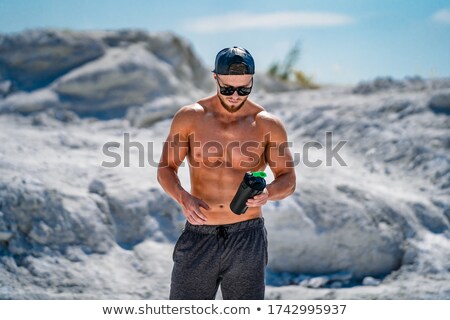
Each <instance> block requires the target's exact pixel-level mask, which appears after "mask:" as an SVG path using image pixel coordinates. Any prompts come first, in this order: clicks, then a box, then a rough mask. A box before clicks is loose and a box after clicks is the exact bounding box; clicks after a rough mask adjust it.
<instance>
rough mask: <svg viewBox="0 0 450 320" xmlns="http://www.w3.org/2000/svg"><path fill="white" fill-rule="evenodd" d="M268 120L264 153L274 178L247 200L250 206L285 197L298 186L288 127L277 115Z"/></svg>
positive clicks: (257, 205)
mask: <svg viewBox="0 0 450 320" xmlns="http://www.w3.org/2000/svg"><path fill="white" fill-rule="evenodd" d="M266 121H267V120H266ZM268 122H269V124H268V126H267V127H268V128H269V131H268V133H267V136H266V137H267V139H266V148H265V151H264V155H265V158H266V161H267V163H268V165H269V166H270V169H271V170H272V173H273V175H274V180H273V181H272V182H271V183H270V184H268V185H267V187H266V189H265V190H264V192H263V193H262V194H260V195H257V196H254V197H253V198H252V199H249V200H248V201H247V206H248V207H259V206H262V205H264V204H265V203H266V202H267V201H268V200H281V199H284V198H286V197H287V196H289V195H291V194H292V193H293V192H294V191H295V187H296V177H295V169H294V160H293V158H292V154H291V152H290V150H289V145H288V141H287V133H286V129H285V128H284V125H283V123H282V122H281V121H280V120H279V119H277V118H275V117H271V119H270V120H269V121H268Z"/></svg>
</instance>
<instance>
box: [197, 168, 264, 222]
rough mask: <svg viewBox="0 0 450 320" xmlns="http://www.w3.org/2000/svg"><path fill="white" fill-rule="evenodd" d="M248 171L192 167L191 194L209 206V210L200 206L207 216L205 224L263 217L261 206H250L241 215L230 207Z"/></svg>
mask: <svg viewBox="0 0 450 320" xmlns="http://www.w3.org/2000/svg"><path fill="white" fill-rule="evenodd" d="M246 171H250V170H245V171H242V170H236V169H233V168H226V169H225V168H193V167H190V173H191V174H190V176H191V194H192V195H193V196H195V197H197V198H199V199H201V200H203V201H204V202H206V204H208V206H209V210H206V209H204V208H202V207H200V211H201V212H202V213H203V214H204V215H205V216H206V218H207V221H206V222H205V224H207V225H221V224H230V223H236V222H241V221H245V220H250V219H255V218H258V217H262V211H261V207H257V208H248V209H247V211H246V212H245V213H244V214H240V215H238V214H235V213H233V211H231V209H230V203H231V200H233V197H234V195H235V193H236V191H237V189H238V188H239V185H240V183H241V181H242V179H243V177H244V174H245V172H246ZM251 171H256V170H251Z"/></svg>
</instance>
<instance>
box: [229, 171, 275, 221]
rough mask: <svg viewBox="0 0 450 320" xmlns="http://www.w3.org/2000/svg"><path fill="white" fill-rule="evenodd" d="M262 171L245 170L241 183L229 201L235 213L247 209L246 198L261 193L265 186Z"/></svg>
mask: <svg viewBox="0 0 450 320" xmlns="http://www.w3.org/2000/svg"><path fill="white" fill-rule="evenodd" d="M265 176H266V174H265V173H264V172H246V173H245V175H244V178H243V179H242V182H241V184H240V185H239V188H238V190H237V191H236V194H235V195H234V198H233V200H232V201H231V203H230V209H231V211H233V212H234V213H235V214H243V213H245V212H246V211H247V209H248V207H247V205H246V203H247V200H248V199H250V198H253V197H254V196H256V195H258V194H261V193H262V192H263V191H264V188H265V187H266V180H264V177H265Z"/></svg>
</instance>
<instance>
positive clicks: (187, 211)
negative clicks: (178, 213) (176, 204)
mask: <svg viewBox="0 0 450 320" xmlns="http://www.w3.org/2000/svg"><path fill="white" fill-rule="evenodd" d="M180 205H181V207H182V209H183V214H184V215H185V217H186V219H187V220H188V221H189V222H190V223H191V224H195V225H202V224H205V222H206V220H207V219H206V216H205V215H204V214H203V213H201V211H200V207H203V208H205V209H206V210H209V206H208V204H207V203H206V202H204V201H203V200H201V199H199V198H196V197H194V196H193V195H191V194H190V193H188V192H185V193H183V195H182V196H181V202H180Z"/></svg>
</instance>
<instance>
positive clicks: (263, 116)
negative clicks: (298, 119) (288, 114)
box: [256, 109, 283, 128]
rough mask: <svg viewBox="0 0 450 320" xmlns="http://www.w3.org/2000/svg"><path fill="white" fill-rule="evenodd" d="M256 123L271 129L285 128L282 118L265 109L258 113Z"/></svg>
mask: <svg viewBox="0 0 450 320" xmlns="http://www.w3.org/2000/svg"><path fill="white" fill-rule="evenodd" d="M256 121H257V122H259V123H261V124H262V125H264V126H269V127H271V128H272V127H280V126H281V127H282V126H283V122H282V121H281V119H280V118H278V117H277V116H276V115H274V114H273V113H270V112H268V111H267V110H264V109H262V110H261V111H260V112H258V113H257V115H256Z"/></svg>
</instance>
